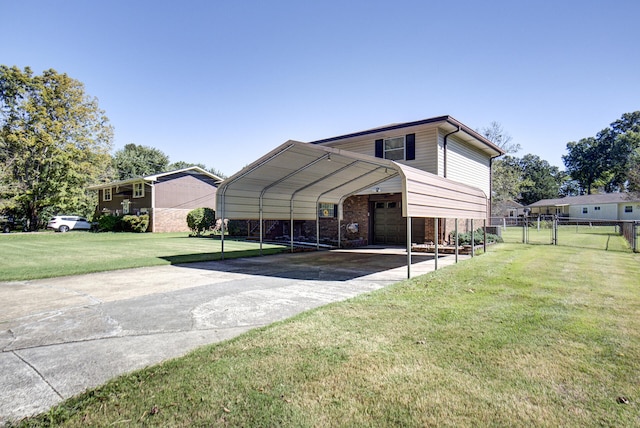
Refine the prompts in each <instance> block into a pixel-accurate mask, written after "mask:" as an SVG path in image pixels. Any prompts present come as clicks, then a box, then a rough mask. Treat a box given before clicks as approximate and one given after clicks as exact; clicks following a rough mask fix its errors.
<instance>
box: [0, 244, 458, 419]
mask: <svg viewBox="0 0 640 428" xmlns="http://www.w3.org/2000/svg"><path fill="white" fill-rule="evenodd" d="M413 262H414V264H412V274H413V276H415V275H419V274H422V273H426V272H428V271H431V270H433V267H434V261H433V256H425V255H416V256H414V258H413ZM452 262H453V256H448V257H441V258H440V259H439V262H438V263H439V266H445V265H446V264H450V263H452ZM406 272H407V271H406V255H405V253H404V251H403V250H399V249H382V248H369V247H367V248H365V249H359V250H336V251H324V252H318V253H316V252H311V253H297V254H281V255H276V256H266V257H256V258H248V259H234V260H225V261H218V262H205V263H193V264H188V265H175V266H161V267H151V268H139V269H128V270H121V271H113V272H103V273H97V274H90V275H79V276H73V277H62V278H50V279H43V280H36V281H16V282H0V350H1V352H0V397H2V400H0V425H2V424H4V423H6V422H7V421H10V420H16V419H20V418H22V417H25V416H28V415H33V414H36V413H39V412H43V411H46V410H48V409H49V408H50V407H51V406H53V405H55V404H57V403H59V402H60V401H62V400H63V399H66V398H69V397H72V396H74V395H76V394H79V393H81V392H83V391H85V390H86V389H88V388H92V387H96V386H98V385H100V384H102V383H104V382H106V381H108V380H109V379H111V378H113V377H115V376H118V375H120V374H123V373H127V372H130V371H133V370H136V369H139V368H143V367H145V366H147V365H151V364H156V363H159V362H161V361H163V360H167V359H170V358H175V357H179V356H182V355H184V354H186V353H187V352H189V351H191V350H193V349H194V348H197V347H199V346H202V345H205V344H210V343H215V342H219V341H223V340H226V339H230V338H232V337H235V336H237V335H239V334H241V333H243V332H245V331H247V330H249V329H252V328H255V327H259V326H264V325H267V324H270V323H273V322H275V321H279V320H282V319H285V318H288V317H290V316H293V315H295V314H298V313H300V312H303V311H305V310H308V309H311V308H315V307H318V306H322V305H325V304H327V303H330V302H335V301H340V300H345V299H348V298H350V297H354V296H356V295H358V294H361V293H366V292H369V291H373V290H376V289H379V288H381V287H384V286H386V285H388V284H391V283H394V282H397V281H400V280H403V279H404V278H406Z"/></svg>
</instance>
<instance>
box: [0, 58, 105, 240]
mask: <svg viewBox="0 0 640 428" xmlns="http://www.w3.org/2000/svg"><path fill="white" fill-rule="evenodd" d="M112 140H113V128H112V127H111V125H110V124H109V120H108V118H107V117H106V115H105V113H104V111H102V110H101V109H100V108H99V106H98V101H97V99H96V98H92V97H90V96H89V95H87V94H86V93H85V90H84V85H83V84H82V83H81V82H79V81H77V80H75V79H72V78H71V77H69V76H68V75H66V74H60V73H58V72H56V71H55V70H53V69H50V70H46V71H44V72H43V73H42V75H34V73H33V72H32V70H31V69H30V68H29V67H25V68H24V69H23V70H21V69H19V68H18V67H15V66H14V67H8V66H4V65H1V66H0V164H1V165H2V173H1V174H0V178H1V179H2V180H3V182H4V185H3V186H0V189H1V190H2V195H0V200H2V204H3V206H4V207H10V208H13V209H14V210H16V211H18V212H21V213H22V214H24V215H26V216H27V217H28V218H29V219H30V224H31V227H32V228H36V227H37V226H38V225H39V223H40V216H41V214H42V213H43V210H45V209H46V210H49V211H64V212H69V213H70V212H77V213H82V214H87V213H88V212H90V211H91V208H92V206H93V205H94V203H93V199H92V198H94V197H95V196H93V195H92V194H90V193H88V192H87V191H86V190H85V189H86V187H87V186H88V185H90V184H93V183H95V182H99V181H101V180H102V179H104V178H105V177H104V175H105V174H108V171H109V168H108V165H109V163H110V159H111V157H110V156H109V151H110V149H111V145H112Z"/></svg>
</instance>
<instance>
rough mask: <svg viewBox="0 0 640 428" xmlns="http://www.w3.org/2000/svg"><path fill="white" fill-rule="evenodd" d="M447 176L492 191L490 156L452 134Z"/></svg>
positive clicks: (448, 150) (485, 191) (448, 146)
mask: <svg viewBox="0 0 640 428" xmlns="http://www.w3.org/2000/svg"><path fill="white" fill-rule="evenodd" d="M447 178H448V179H450V180H453V181H457V182H459V183H464V184H468V185H470V186H474V187H477V188H479V189H481V190H482V191H483V192H484V193H485V194H486V195H489V194H490V193H491V176H490V167H489V158H487V156H486V155H485V154H484V153H482V152H481V151H480V150H478V149H475V148H473V147H470V146H468V145H466V144H463V143H461V142H460V140H458V139H456V137H455V135H451V136H449V137H448V139H447Z"/></svg>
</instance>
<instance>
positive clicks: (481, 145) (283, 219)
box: [218, 116, 504, 245]
mask: <svg viewBox="0 0 640 428" xmlns="http://www.w3.org/2000/svg"><path fill="white" fill-rule="evenodd" d="M300 144H302V145H300ZM304 146H307V147H308V150H305V147H304ZM314 147H315V148H316V151H315V152H314V151H313V150H312V149H313V148H314ZM322 150H324V152H323V151H322ZM502 154H504V152H503V151H502V150H501V149H500V148H499V147H497V146H496V145H494V144H493V143H492V142H490V141H489V140H487V139H486V138H484V137H483V136H481V135H480V134H478V133H477V132H476V131H474V130H472V129H471V128H469V127H467V126H465V125H464V124H462V123H461V122H458V121H457V120H456V119H454V118H452V117H451V116H441V117H435V118H431V119H425V120H420V121H414V122H407V123H400V124H392V125H388V126H383V127H379V128H375V129H371V130H366V131H361V132H355V133H351V134H346V135H342V136H338V137H332V138H327V139H323V140H318V141H313V142H311V143H299V142H287V143H285V144H283V145H282V146H280V147H278V148H276V149H274V150H273V151H272V152H270V153H269V154H267V155H265V156H263V157H262V158H260V159H258V160H256V161H255V162H253V163H251V164H250V165H248V166H247V167H246V168H244V169H243V170H241V171H239V172H238V173H236V174H235V175H233V176H232V177H230V178H229V179H227V180H225V181H224V182H223V183H221V185H220V186H221V187H220V189H223V190H221V195H222V197H221V199H218V206H219V209H220V211H221V213H225V215H227V214H226V213H229V214H228V215H229V218H236V219H249V220H251V221H252V222H253V223H255V224H256V225H259V224H260V222H259V221H258V220H259V217H260V218H263V219H264V220H268V221H269V224H268V225H267V224H264V225H263V231H262V235H263V236H264V237H265V238H267V239H270V238H271V239H272V238H278V237H281V238H285V239H286V238H287V237H293V238H294V239H296V240H297V239H298V238H307V239H309V238H313V237H315V236H316V235H317V236H319V237H320V239H321V240H329V241H331V240H335V239H337V238H338V236H339V237H340V239H341V241H342V240H344V239H345V238H346V239H347V240H355V241H360V242H361V243H362V244H380V245H403V244H406V243H407V242H406V241H407V234H408V233H407V229H408V228H409V227H410V234H411V235H410V236H411V241H412V242H415V243H423V242H430V241H431V242H433V241H436V240H437V241H438V242H440V243H442V242H443V241H447V240H448V236H449V234H450V233H451V232H452V231H453V230H454V229H455V226H456V223H455V219H458V230H459V231H460V232H464V231H468V230H469V229H470V228H471V225H472V222H473V221H474V220H477V222H475V224H473V227H474V228H479V227H482V225H483V220H488V217H489V212H490V200H489V195H491V161H492V159H493V158H495V157H498V156H500V155H502ZM332 160H333V161H332ZM337 160H339V162H340V163H339V164H338V162H336V161H337ZM327 162H329V163H327ZM294 164H297V165H298V166H299V167H298V166H293V165H294ZM365 165H369V167H365ZM404 166H406V171H405V170H403V167H404ZM367 168H369V169H367ZM279 171H282V172H279ZM380 171H382V172H380ZM387 173H388V174H389V177H390V178H389V179H384V178H382V179H378V178H379V175H377V174H383V175H384V174H387ZM341 180H342V181H341ZM350 180H353V181H354V183H356V182H362V183H364V184H366V182H370V183H374V184H372V185H370V186H366V185H365V186H364V187H363V188H359V187H358V186H357V185H356V184H354V185H353V186H349V185H347V184H346V183H347V182H348V181H350ZM366 180H369V181H366ZM375 180H378V181H375ZM456 183H457V184H456ZM458 184H459V185H458ZM347 187H349V189H347ZM418 187H419V189H418ZM296 189H297V190H296ZM353 189H356V190H355V192H354V193H350V192H351V191H352V190H353ZM338 193H339V194H338ZM312 194H313V195H312ZM471 194H473V196H469V195H471ZM250 195H254V196H250ZM340 195H344V196H345V199H342V198H340ZM263 196H264V198H265V201H264V203H263V202H262V198H263ZM315 196H317V197H318V205H317V207H316V210H317V214H312V212H313V211H312V210H313V207H314V205H313V202H312V201H314V199H310V198H311V197H315ZM259 198H260V202H258V199H259ZM253 199H255V201H253ZM472 200H473V202H472ZM252 201H253V202H252ZM479 206H480V207H481V208H480V209H479V208H478V207H479ZM278 207H280V208H278ZM470 207H473V208H470ZM294 210H295V212H294ZM303 211H304V212H303ZM406 213H413V214H409V215H407V214H406ZM472 213H478V215H474V214H472ZM416 214H417V215H416ZM408 218H410V219H411V220H410V223H409V222H408V221H407V219H408ZM436 218H438V219H439V220H438V227H437V229H438V232H437V234H438V236H437V237H436V236H435V234H436V232H435V230H436V227H435V226H436V225H435V221H436V220H435V219H436ZM338 219H340V222H339V221H338ZM252 230H253V231H254V233H255V232H258V228H257V226H254V227H253V229H252V228H251V227H250V230H249V232H251V231H252Z"/></svg>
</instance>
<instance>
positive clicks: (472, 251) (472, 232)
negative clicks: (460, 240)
mask: <svg viewBox="0 0 640 428" xmlns="http://www.w3.org/2000/svg"><path fill="white" fill-rule="evenodd" d="M475 241H476V236H475V230H473V219H471V257H474V256H475V255H476V242H475Z"/></svg>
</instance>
